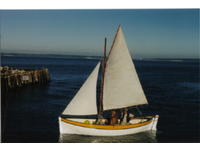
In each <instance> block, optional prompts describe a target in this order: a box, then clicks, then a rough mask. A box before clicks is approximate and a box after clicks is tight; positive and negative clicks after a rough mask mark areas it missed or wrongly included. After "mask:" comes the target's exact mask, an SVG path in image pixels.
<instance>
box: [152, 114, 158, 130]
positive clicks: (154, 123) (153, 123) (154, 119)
mask: <svg viewBox="0 0 200 150" xmlns="http://www.w3.org/2000/svg"><path fill="white" fill-rule="evenodd" d="M158 119H159V115H155V117H154V118H153V122H152V128H151V130H153V131H156V130H157V123H158Z"/></svg>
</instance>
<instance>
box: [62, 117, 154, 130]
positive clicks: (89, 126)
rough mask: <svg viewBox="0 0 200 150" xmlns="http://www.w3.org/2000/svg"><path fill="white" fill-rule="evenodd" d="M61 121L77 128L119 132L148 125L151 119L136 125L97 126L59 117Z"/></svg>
mask: <svg viewBox="0 0 200 150" xmlns="http://www.w3.org/2000/svg"><path fill="white" fill-rule="evenodd" d="M61 121H63V122H65V123H68V124H71V125H75V126H79V127H86V128H93V129H105V130H121V129H131V128H137V127H142V126H145V125H148V124H150V123H151V122H152V121H153V118H151V119H148V120H147V121H144V122H141V123H136V124H128V125H97V124H86V123H82V122H77V121H73V120H69V119H66V118H62V117H61Z"/></svg>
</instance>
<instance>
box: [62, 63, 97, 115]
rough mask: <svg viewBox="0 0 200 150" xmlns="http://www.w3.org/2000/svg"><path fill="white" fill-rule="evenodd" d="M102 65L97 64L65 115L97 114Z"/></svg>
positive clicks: (64, 112)
mask: <svg viewBox="0 0 200 150" xmlns="http://www.w3.org/2000/svg"><path fill="white" fill-rule="evenodd" d="M99 66H100V63H98V64H97V66H96V67H95V69H94V70H93V71H92V73H91V74H90V76H89V77H88V78H87V80H86V81H85V83H84V84H83V85H82V87H81V88H80V90H79V91H78V92H77V94H76V95H75V96H74V98H73V99H72V100H71V102H70V103H69V104H68V105H67V107H66V109H65V110H64V111H63V114H65V115H94V114H97V104H96V89H97V77H98V72H99Z"/></svg>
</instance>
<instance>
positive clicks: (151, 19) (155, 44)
mask: <svg viewBox="0 0 200 150" xmlns="http://www.w3.org/2000/svg"><path fill="white" fill-rule="evenodd" d="M0 14H1V48H2V52H15V53H47V54H51V53H52V54H72V55H102V51H103V44H104V43H103V41H104V37H107V38H108V43H109V44H108V48H110V45H111V43H112V40H113V37H114V34H115V32H116V30H117V26H118V25H119V24H121V25H122V29H123V31H124V34H125V37H126V41H127V44H128V47H129V50H130V51H131V53H132V54H133V56H135V57H137V58H138V57H145V58H152V57H153V58H198V57H199V56H198V55H199V10H198V9H171V10H166V9H157V10H153V9H149V10H148V9H146V10H145V9H144V10H140V9H138V10H1V11H0Z"/></svg>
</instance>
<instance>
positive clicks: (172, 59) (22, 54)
mask: <svg viewBox="0 0 200 150" xmlns="http://www.w3.org/2000/svg"><path fill="white" fill-rule="evenodd" d="M1 56H4V57H12V56H19V57H20V56H23V57H40V58H41V57H45V58H85V59H101V58H102V56H86V55H67V54H29V53H6V52H2V53H1ZM134 60H136V61H137V60H141V61H142V60H144V61H174V62H180V61H184V60H185V61H187V60H197V61H199V60H200V58H134Z"/></svg>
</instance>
